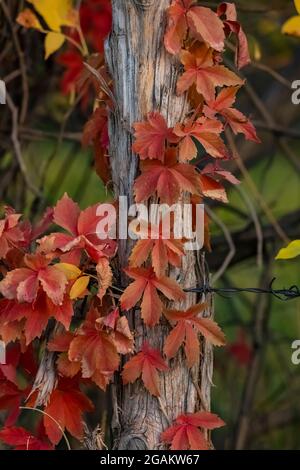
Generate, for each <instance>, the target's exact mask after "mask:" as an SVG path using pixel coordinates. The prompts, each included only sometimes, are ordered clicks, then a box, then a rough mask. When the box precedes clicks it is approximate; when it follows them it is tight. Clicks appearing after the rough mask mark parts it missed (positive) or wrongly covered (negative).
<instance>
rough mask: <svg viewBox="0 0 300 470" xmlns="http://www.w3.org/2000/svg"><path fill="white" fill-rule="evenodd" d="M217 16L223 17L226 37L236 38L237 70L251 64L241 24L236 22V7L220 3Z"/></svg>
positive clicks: (231, 4)
mask: <svg viewBox="0 0 300 470" xmlns="http://www.w3.org/2000/svg"><path fill="white" fill-rule="evenodd" d="M217 14H218V15H219V16H220V17H221V16H224V15H225V20H224V27H225V33H226V36H229V35H230V33H234V34H236V36H237V48H236V54H235V63H236V66H237V68H238V69H241V68H242V67H245V66H246V65H248V64H249V63H250V62H251V59H250V55H249V49H248V41H247V37H246V35H245V33H244V31H243V28H242V26H241V24H240V23H239V22H238V21H237V13H236V7H235V5H234V3H227V2H224V3H221V5H219V6H218V10H217Z"/></svg>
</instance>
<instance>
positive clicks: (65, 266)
mask: <svg viewBox="0 0 300 470" xmlns="http://www.w3.org/2000/svg"><path fill="white" fill-rule="evenodd" d="M55 267H56V268H57V269H60V271H62V272H63V273H64V274H65V275H66V278H67V279H68V280H69V281H74V280H75V279H77V278H78V277H79V276H81V270H80V269H79V268H78V267H77V266H75V264H69V263H58V264H56V265H55Z"/></svg>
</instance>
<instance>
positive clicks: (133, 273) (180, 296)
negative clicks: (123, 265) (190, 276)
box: [120, 268, 185, 326]
mask: <svg viewBox="0 0 300 470" xmlns="http://www.w3.org/2000/svg"><path fill="white" fill-rule="evenodd" d="M125 272H126V274H127V275H128V276H129V277H131V278H133V279H134V282H133V283H132V284H130V285H129V286H128V287H127V289H126V290H125V292H124V293H123V294H122V296H121V298H120V302H121V307H122V309H124V310H130V309H131V308H132V307H134V306H135V305H136V304H137V303H138V301H139V300H140V299H141V297H143V300H142V304H141V314H142V318H143V319H144V321H145V323H146V324H147V325H148V326H154V325H156V324H157V323H158V321H159V319H160V316H161V312H162V307H163V306H162V302H161V300H160V298H159V296H158V293H157V291H158V290H159V291H160V292H162V293H163V294H164V295H165V297H167V298H168V299H169V300H178V301H179V300H184V299H185V293H184V292H183V290H182V289H181V287H180V286H179V285H178V284H177V283H176V282H175V281H173V280H172V279H169V278H167V277H161V278H159V279H158V278H157V277H156V276H155V273H154V271H153V269H152V268H149V269H145V268H131V269H125Z"/></svg>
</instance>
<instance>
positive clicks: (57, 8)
mask: <svg viewBox="0 0 300 470" xmlns="http://www.w3.org/2000/svg"><path fill="white" fill-rule="evenodd" d="M28 2H30V3H32V5H33V6H34V8H35V9H36V11H37V12H38V13H39V14H40V15H41V16H42V17H43V18H44V20H45V21H46V23H47V25H48V26H49V28H50V29H52V30H53V31H60V30H61V27H62V26H75V24H74V20H75V15H74V14H73V9H72V0H28Z"/></svg>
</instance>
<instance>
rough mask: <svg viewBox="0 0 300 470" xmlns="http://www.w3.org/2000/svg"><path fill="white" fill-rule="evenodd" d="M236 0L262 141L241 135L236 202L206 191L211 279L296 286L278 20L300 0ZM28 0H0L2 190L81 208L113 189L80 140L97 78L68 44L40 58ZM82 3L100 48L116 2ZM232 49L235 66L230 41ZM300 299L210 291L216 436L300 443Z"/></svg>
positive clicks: (296, 169) (288, 52) (285, 75)
mask: <svg viewBox="0 0 300 470" xmlns="http://www.w3.org/2000/svg"><path fill="white" fill-rule="evenodd" d="M201 4H202V5H204V4H206V5H207V6H212V7H213V6H215V2H201ZM236 4H237V7H238V12H239V18H240V20H241V23H242V24H243V27H244V29H245V32H246V34H247V36H248V39H249V43H250V49H251V54H252V58H253V62H252V64H251V65H249V66H248V67H247V68H245V69H243V70H242V74H243V76H244V77H245V78H246V79H247V84H246V86H245V88H244V90H243V91H241V92H240V94H239V108H240V109H241V110H242V111H243V112H244V113H245V114H248V115H250V116H251V119H252V120H253V122H254V124H255V125H256V127H257V130H258V134H259V137H260V138H261V140H262V144H261V145H257V144H252V143H249V142H247V143H245V141H244V140H243V139H240V138H237V139H236V140H235V142H234V146H235V147H236V150H237V152H238V155H239V158H237V159H236V160H235V161H234V162H232V163H231V170H232V171H233V172H234V174H235V175H236V176H237V177H239V179H240V180H241V181H242V184H241V185H240V186H234V187H228V197H229V204H227V205H223V204H222V205H221V204H219V203H216V202H213V201H211V200H210V201H209V200H208V201H207V202H206V203H207V204H208V205H209V206H210V208H211V209H212V211H213V213H214V220H212V223H211V246H212V252H211V253H209V254H208V257H207V259H208V262H209V265H210V269H211V272H212V282H214V286H217V287H261V288H267V287H268V286H269V284H270V281H271V280H272V279H273V278H274V277H276V281H275V284H274V286H276V288H283V287H290V286H292V285H294V284H298V286H300V263H299V258H298V259H297V258H296V259H295V260H292V261H275V260H274V259H275V256H276V253H277V252H278V250H279V248H281V247H282V246H285V245H286V244H287V239H295V238H299V234H300V189H299V188H300V186H299V182H300V105H299V106H297V105H294V104H292V101H291V95H292V90H291V83H292V82H293V81H294V80H298V79H299V80H300V60H299V59H300V37H299V38H297V37H287V36H284V35H283V34H282V32H281V28H282V25H283V23H284V22H285V20H286V19H287V18H289V17H291V16H293V15H295V8H294V3H293V1H292V0H272V1H271V0H259V1H258V0H257V1H255V0H253V1H252V2H249V1H247V0H245V1H243V0H239V1H237V2H236ZM3 5H5V8H3ZM24 6H26V2H25V1H20V0H9V1H6V2H5V1H3V2H2V3H0V78H1V79H4V80H5V82H6V83H7V90H8V104H7V105H6V106H0V201H1V203H3V204H4V203H5V204H9V205H11V206H13V207H15V208H16V210H17V211H20V212H22V213H24V215H25V217H27V218H30V219H31V220H37V219H38V218H39V216H40V215H41V214H42V213H43V211H44V210H45V208H46V207H48V206H51V205H54V204H55V202H56V201H57V199H58V198H60V197H61V196H62V195H63V193H64V192H67V193H68V194H69V195H70V196H71V197H72V198H73V199H75V200H76V201H78V203H79V204H80V205H81V207H82V208H84V207H86V206H88V205H91V204H93V203H96V202H99V201H103V200H105V199H106V198H107V197H110V188H109V186H105V185H104V184H103V183H102V181H101V180H100V178H99V177H98V176H97V174H96V172H95V168H94V167H95V156H94V155H93V151H92V149H89V148H83V147H82V145H81V134H82V129H83V126H84V124H85V122H86V121H87V119H88V117H89V116H90V115H91V113H92V110H93V100H94V96H95V93H94V91H93V84H90V85H89V86H85V87H83V88H81V91H79V92H78V91H77V93H76V92H75V86H76V85H75V84H76V81H77V79H78V78H79V77H80V73H82V70H83V66H82V63H81V60H80V59H79V58H78V56H76V54H75V53H74V51H72V50H70V49H68V48H65V49H62V50H61V51H60V52H59V53H57V54H56V55H55V56H53V57H52V58H51V59H49V60H47V61H45V60H44V49H43V47H44V46H43V37H42V35H41V34H39V33H38V32H36V31H31V30H25V29H24V28H22V27H21V26H19V25H18V24H17V23H16V21H15V19H16V17H17V15H18V12H19V11H21V10H23V8H24ZM81 14H82V18H83V20H82V21H83V23H84V27H83V29H84V30H85V34H88V36H89V46H90V50H91V51H92V52H95V53H99V54H102V52H103V39H104V37H105V35H106V34H107V31H108V30H109V25H110V10H109V2H108V1H107V0H86V1H83V2H82V12H81ZM227 61H228V64H229V65H230V66H231V67H233V58H232V55H231V54H230V53H229V54H228V58H227ZM14 119H17V125H15V126H13V125H12V124H13V122H14V121H13V120H14ZM12 130H13V133H12ZM16 139H17V142H18V143H19V144H20V149H19V152H18V149H16ZM20 158H21V165H20ZM299 302H300V301H299V300H293V301H289V302H281V301H280V300H278V299H276V298H274V297H272V296H268V295H254V294H247V293H239V294H234V295H226V296H220V295H218V296H216V297H215V307H216V308H215V310H216V318H217V321H218V323H219V324H220V325H222V328H223V329H224V330H225V333H226V335H227V338H228V346H227V347H226V348H225V350H224V349H220V350H217V351H216V353H215V373H214V378H213V382H214V386H213V394H212V409H213V411H214V412H216V413H218V414H219V415H220V416H222V418H223V419H224V420H225V421H226V423H227V426H226V427H225V428H224V429H221V430H219V431H217V432H216V433H215V434H214V443H215V446H216V448H219V449H236V448H240V449H300V433H299V426H300V400H299V396H300V365H298V366H297V365H293V364H292V362H291V355H292V349H291V344H292V342H293V341H294V340H295V339H300V309H299V306H300V303H299ZM0 395H1V391H0ZM101 400H102V401H103V397H102V398H101ZM100 412H101V406H100ZM100 412H99V413H100ZM2 415H3V413H2V414H1V413H0V426H1V422H3V420H4V415H3V416H2ZM23 419H24V420H25V421H26V419H27V420H29V419H30V418H28V416H27V418H26V417H24V418H23Z"/></svg>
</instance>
